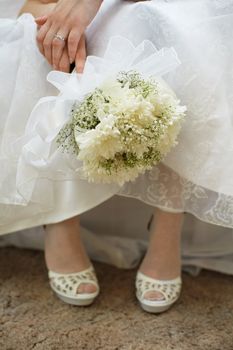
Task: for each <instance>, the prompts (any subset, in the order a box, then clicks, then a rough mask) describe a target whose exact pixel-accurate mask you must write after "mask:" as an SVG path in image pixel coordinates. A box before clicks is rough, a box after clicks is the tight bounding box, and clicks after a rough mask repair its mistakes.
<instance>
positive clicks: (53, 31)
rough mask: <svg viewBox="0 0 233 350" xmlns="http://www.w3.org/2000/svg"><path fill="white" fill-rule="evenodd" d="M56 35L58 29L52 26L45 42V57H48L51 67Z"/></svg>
mask: <svg viewBox="0 0 233 350" xmlns="http://www.w3.org/2000/svg"><path fill="white" fill-rule="evenodd" d="M56 33H57V28H56V27H55V26H54V25H52V26H51V27H50V29H49V30H48V32H47V34H46V36H45V38H44V41H43V49H44V56H45V57H46V59H47V61H48V62H49V63H50V64H51V65H52V45H53V40H54V35H55V34H56Z"/></svg>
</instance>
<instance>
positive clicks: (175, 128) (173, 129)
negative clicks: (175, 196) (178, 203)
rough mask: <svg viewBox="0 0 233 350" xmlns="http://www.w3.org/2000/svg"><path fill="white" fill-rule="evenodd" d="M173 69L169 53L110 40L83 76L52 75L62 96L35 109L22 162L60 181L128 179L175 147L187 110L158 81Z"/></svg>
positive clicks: (172, 53)
mask: <svg viewBox="0 0 233 350" xmlns="http://www.w3.org/2000/svg"><path fill="white" fill-rule="evenodd" d="M179 64H180V62H179V60H178V58H177V54H176V52H175V50H174V49H173V48H164V49H161V50H159V51H158V50H157V49H156V48H155V47H154V45H153V44H152V43H151V42H150V41H147V40H146V41H144V42H142V43H141V44H140V45H138V46H136V47H135V46H134V45H133V44H132V43H131V41H129V40H128V39H126V38H123V37H121V36H116V37H113V38H112V39H111V40H110V42H109V44H108V46H107V49H106V52H105V54H104V56H103V57H97V56H89V57H88V58H87V61H86V65H85V69H84V72H83V74H81V75H80V74H76V73H75V72H74V73H72V74H66V73H61V72H57V71H53V72H50V73H49V75H48V80H49V81H50V82H51V83H52V84H53V85H54V86H56V88H58V89H59V90H60V94H59V95H58V96H53V97H52V96H51V97H45V98H43V99H41V100H40V101H39V102H38V104H37V105H36V106H35V109H34V111H33V112H32V115H31V118H30V123H29V124H28V129H27V132H28V135H27V140H29V141H28V142H27V143H26V144H25V145H24V148H23V159H24V160H26V162H27V164H28V166H30V169H31V171H33V172H35V174H36V172H37V171H40V172H41V171H42V172H43V174H44V176H45V177H46V176H48V175H47V174H49V175H50V176H51V174H53V178H54V179H58V180H60V179H64V178H65V179H73V178H77V177H78V178H81V179H87V180H88V181H89V182H95V183H103V184H105V183H107V184H108V183H114V184H117V185H118V184H119V185H123V184H124V183H125V182H126V181H133V180H134V179H136V178H137V176H138V175H139V174H142V173H144V172H145V171H146V170H148V169H151V168H152V167H153V166H155V165H156V164H158V163H159V162H161V161H162V160H163V158H164V157H165V156H166V154H167V153H168V152H169V151H170V150H171V148H172V147H174V146H175V145H176V143H177V136H178V134H179V131H180V129H181V125H182V121H183V120H184V117H185V111H186V108H185V107H184V106H181V105H180V101H179V100H178V98H177V97H176V95H175V93H174V92H173V91H172V89H171V88H170V87H169V86H168V85H167V84H166V83H165V81H164V80H163V79H162V76H163V75H164V74H166V73H169V72H171V71H173V70H174V69H175V68H176V67H177V66H178V65H179ZM61 149H63V151H64V152H61ZM38 169H40V170H38Z"/></svg>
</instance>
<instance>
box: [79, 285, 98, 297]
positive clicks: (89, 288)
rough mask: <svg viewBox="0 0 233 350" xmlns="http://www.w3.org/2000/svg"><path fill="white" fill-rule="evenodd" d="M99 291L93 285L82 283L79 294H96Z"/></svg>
mask: <svg viewBox="0 0 233 350" xmlns="http://www.w3.org/2000/svg"><path fill="white" fill-rule="evenodd" d="M96 291H97V287H96V286H95V285H94V284H92V283H81V284H80V286H79V287H78V288H77V293H79V294H82V293H95V292H96Z"/></svg>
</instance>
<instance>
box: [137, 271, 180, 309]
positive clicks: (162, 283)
mask: <svg viewBox="0 0 233 350" xmlns="http://www.w3.org/2000/svg"><path fill="white" fill-rule="evenodd" d="M135 284H136V297H137V299H138V301H139V303H140V305H141V307H142V309H143V310H145V311H147V312H150V313H155V314H156V313H161V312H164V311H166V310H168V309H169V308H170V307H171V306H172V305H173V304H174V303H175V302H176V301H177V300H178V298H179V296H180V292H181V286H182V281H181V278H180V277H177V278H175V279H172V280H157V279H154V278H151V277H149V276H147V275H145V274H144V273H142V272H140V271H138V272H137V276H136V283H135ZM147 292H160V293H161V294H162V295H163V296H164V299H163V300H149V299H146V298H145V297H144V296H145V293H147Z"/></svg>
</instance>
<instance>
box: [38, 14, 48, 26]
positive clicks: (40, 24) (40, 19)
mask: <svg viewBox="0 0 233 350" xmlns="http://www.w3.org/2000/svg"><path fill="white" fill-rule="evenodd" d="M47 19H48V16H41V17H38V18H35V22H36V24H38V25H39V26H42V25H43V24H45V22H46V21H47Z"/></svg>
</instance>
